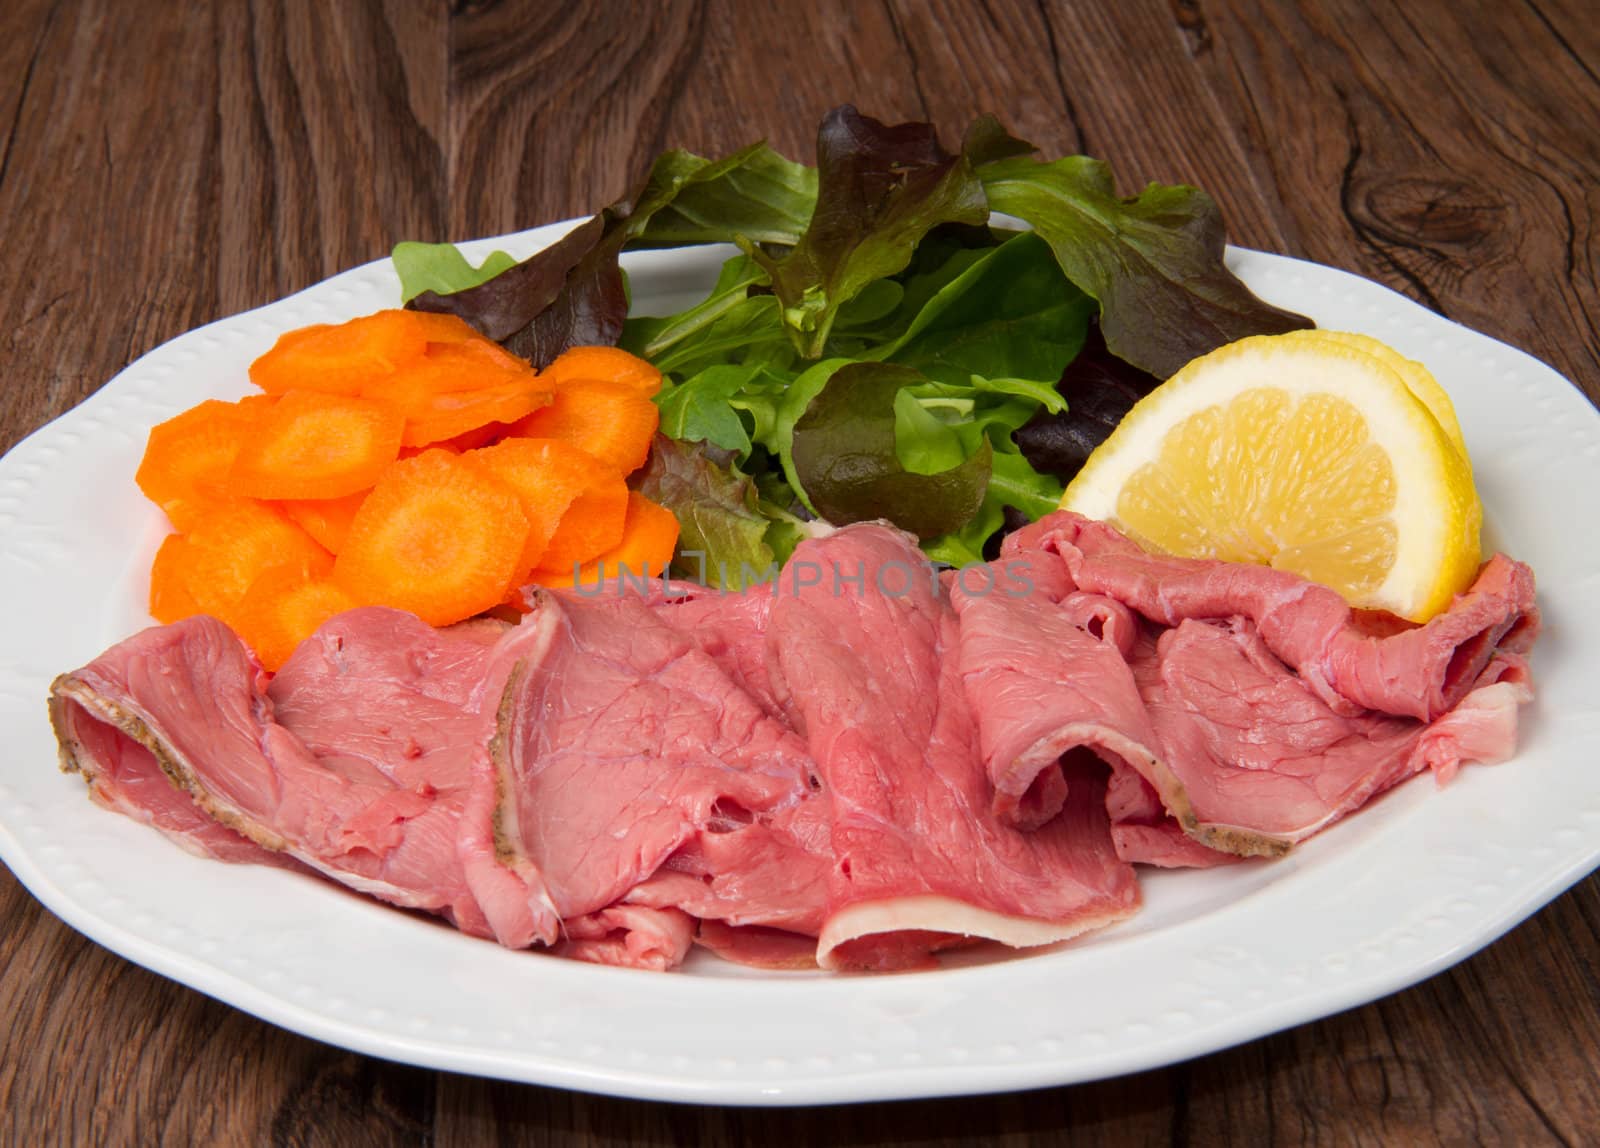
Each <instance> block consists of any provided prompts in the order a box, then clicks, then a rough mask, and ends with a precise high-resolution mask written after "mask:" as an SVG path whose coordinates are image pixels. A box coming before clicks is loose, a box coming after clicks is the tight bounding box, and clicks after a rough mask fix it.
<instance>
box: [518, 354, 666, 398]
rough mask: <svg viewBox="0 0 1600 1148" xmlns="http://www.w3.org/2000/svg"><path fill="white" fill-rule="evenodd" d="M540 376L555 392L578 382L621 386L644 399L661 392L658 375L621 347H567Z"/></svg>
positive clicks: (652, 367)
mask: <svg viewBox="0 0 1600 1148" xmlns="http://www.w3.org/2000/svg"><path fill="white" fill-rule="evenodd" d="M540 375H541V377H542V378H544V379H545V380H546V381H547V382H548V383H549V384H550V385H551V386H552V387H554V388H555V389H556V390H560V389H561V388H562V387H564V386H566V385H567V384H568V383H571V382H574V381H575V380H578V379H585V380H589V381H591V382H610V383H623V384H626V385H627V386H628V387H630V388H631V389H633V390H635V391H638V392H639V393H640V394H641V395H643V396H644V397H645V398H647V399H648V398H649V397H650V396H651V395H654V394H655V393H656V392H657V391H659V390H660V389H661V372H660V371H658V370H657V369H656V368H655V367H654V366H653V365H651V364H650V363H648V362H646V361H645V360H643V359H641V358H639V357H638V356H637V355H631V354H629V353H628V352H627V351H624V350H623V349H622V348H621V347H569V348H568V349H567V350H565V351H563V352H561V354H559V355H557V356H556V358H555V360H554V361H553V362H551V364H550V365H549V366H548V367H546V368H545V369H544V370H543V371H541V372H540Z"/></svg>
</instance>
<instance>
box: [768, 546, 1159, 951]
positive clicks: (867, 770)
mask: <svg viewBox="0 0 1600 1148" xmlns="http://www.w3.org/2000/svg"><path fill="white" fill-rule="evenodd" d="M789 567H790V568H797V569H799V570H804V571H812V572H821V575H822V576H821V579H820V581H814V580H813V579H811V578H810V577H809V576H808V577H804V578H802V577H800V576H799V574H798V573H797V574H796V575H795V576H794V577H793V578H790V577H789V576H788V574H789V568H786V570H785V577H784V578H783V579H781V580H780V583H779V586H778V589H777V592H776V593H777V597H776V601H775V602H774V604H773V611H772V617H771V620H770V623H769V627H768V640H769V641H770V642H771V643H772V648H773V650H774V652H775V655H776V657H775V664H776V667H777V671H778V681H777V682H776V685H777V686H778V693H779V695H780V696H781V697H782V698H784V699H785V702H786V705H787V707H788V711H789V713H790V715H791V718H792V721H793V723H794V725H795V727H796V728H797V729H799V730H801V731H802V732H803V733H804V735H805V737H806V740H807V744H808V745H809V747H810V750H811V753H812V756H813V757H814V758H815V760H816V764H817V767H818V769H819V770H820V772H821V774H822V778H823V782H824V791H825V794H826V797H827V800H828V803H829V805H828V808H829V816H830V822H831V824H830V840H831V843H832V849H833V854H834V858H835V862H834V865H833V867H832V870H831V872H830V874H829V881H828V894H829V899H828V918H827V921H826V923H825V924H824V926H823V929H822V934H821V937H820V938H819V943H818V963H819V964H821V965H822V966H823V967H825V968H835V969H837V968H895V967H908V966H913V965H917V964H922V963H926V962H927V961H928V959H929V954H930V953H931V952H932V951H933V950H935V949H937V948H941V947H945V946H948V945H952V944H961V943H966V942H968V941H970V940H972V939H978V938H989V939H994V940H999V941H1002V942H1004V943H1007V944H1010V945H1016V946H1026V945H1039V944H1045V943H1048V942H1051V941H1058V940H1062V939H1065V938H1067V937H1071V936H1075V935H1077V934H1079V933H1082V932H1084V931H1086V930H1089V929H1093V928H1097V927H1100V926H1103V925H1106V924H1109V923H1111V922H1113V921H1116V920H1119V919H1121V918H1123V917H1126V916H1127V915H1129V914H1131V913H1132V912H1134V911H1135V910H1136V909H1137V907H1138V905H1139V891H1138V886H1137V884H1136V882H1135V879H1134V875H1133V870H1132V867H1131V866H1129V865H1127V864H1125V863H1123V862H1122V861H1120V860H1118V858H1117V856H1116V854H1115V851H1114V849H1113V848H1112V843H1111V835H1110V826H1109V822H1108V820H1107V817H1106V811H1105V784H1104V773H1105V770H1104V767H1103V766H1100V765H1098V764H1097V763H1090V764H1089V765H1088V766H1087V767H1085V766H1083V765H1077V766H1076V767H1074V768H1072V769H1070V770H1069V771H1068V772H1067V773H1066V778H1065V781H1066V785H1065V799H1064V804H1063V805H1062V807H1061V809H1060V811H1059V812H1058V813H1057V815H1056V816H1055V817H1054V818H1052V819H1051V820H1050V821H1049V822H1048V823H1046V824H1044V825H1043V826H1041V827H1040V828H1038V829H1036V830H1034V831H1032V832H1023V831H1020V830H1018V829H1017V828H1015V827H1014V826H1012V825H1009V824H1006V823H1005V822H1003V821H1001V820H1000V818H999V817H998V816H996V814H995V812H994V808H993V805H994V801H993V795H992V792H991V789H990V786H989V783H988V778H987V776H986V773H985V770H984V764H983V755H982V750H981V748H980V745H979V738H978V731H977V728H976V726H975V723H974V721H973V717H972V713H971V710H970V709H969V707H968V705H967V701H966V696H965V692H964V690H963V687H962V682H961V672H960V667H959V663H958V644H959V636H958V623H957V619H956V615H955V612H954V611H953V610H952V609H951V608H950V607H949V605H948V603H947V602H946V601H945V600H944V598H943V597H942V595H941V594H940V593H939V591H938V586H939V583H938V580H937V579H935V578H933V577H931V576H930V572H929V568H928V567H927V565H926V562H925V561H924V560H923V558H922V556H921V553H920V552H919V551H918V550H917V549H916V546H915V544H914V542H913V541H912V540H910V539H909V538H907V537H906V536H905V535H903V534H901V533H900V532H898V531H896V530H892V529H889V528H886V527H882V526H877V525H859V526H851V527H847V528H845V529H843V530H840V531H837V532H835V533H834V534H832V535H830V536H828V537H825V538H820V539H810V540H807V541H805V542H803V543H801V545H800V546H799V547H798V548H797V549H796V551H795V553H794V555H793V557H792V558H791V560H790V564H789ZM863 571H864V572H865V574H866V578H865V580H864V582H862V583H859V584H858V583H855V582H845V581H843V579H846V578H853V577H854V576H856V575H858V574H859V573H861V572H863ZM830 572H832V573H835V574H838V575H839V576H840V577H839V578H834V577H832V576H830ZM902 591H903V592H902Z"/></svg>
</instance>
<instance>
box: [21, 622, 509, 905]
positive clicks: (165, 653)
mask: <svg viewBox="0 0 1600 1148" xmlns="http://www.w3.org/2000/svg"><path fill="white" fill-rule="evenodd" d="M319 637H320V639H321V642H322V644H321V645H320V646H313V647H312V648H311V649H309V650H308V649H307V647H305V646H303V647H302V649H301V651H300V652H297V654H296V655H295V657H294V658H292V659H291V662H290V664H289V665H286V666H285V669H284V674H283V675H280V679H286V680H284V681H283V684H282V686H281V687H280V688H279V692H280V693H281V694H282V695H283V696H284V697H285V699H286V704H287V711H286V712H287V713H288V714H289V715H290V716H291V718H294V717H298V718H302V719H303V718H305V716H306V713H307V708H306V706H305V705H303V704H301V703H302V702H303V700H304V699H305V698H306V697H308V696H311V697H315V696H323V697H331V698H333V699H334V700H333V701H331V702H330V703H329V704H331V705H334V706H337V704H338V701H337V698H338V694H339V689H340V678H341V677H342V676H343V675H344V674H345V673H346V672H347V671H348V666H349V664H351V663H355V664H360V663H362V662H364V661H365V656H364V655H363V654H362V653H360V651H362V650H366V649H381V650H383V651H384V652H385V656H390V657H397V658H401V659H405V660H409V662H410V664H411V666H412V667H413V670H412V673H411V675H410V685H411V688H413V689H414V690H416V691H418V692H423V693H425V692H426V691H427V690H429V689H433V688H438V689H444V690H449V689H458V688H467V687H464V686H462V685H461V681H467V682H471V681H481V679H482V677H483V672H482V667H483V664H484V662H485V661H486V656H487V652H488V649H489V645H488V643H487V642H486V641H485V640H484V639H483V637H482V636H481V635H479V634H476V633H474V634H471V635H468V636H463V635H459V634H454V633H452V632H450V631H438V630H434V629H433V628H432V627H430V626H427V625H426V624H424V623H423V622H421V621H420V620H418V619H415V618H413V617H411V616H410V615H405V614H401V613H399V612H398V611H392V610H382V609H376V608H374V609H369V610H358V611H352V612H350V613H348V614H345V615H341V616H340V617H339V618H336V619H334V620H333V621H331V622H329V623H328V625H327V626H325V627H324V628H323V630H322V631H321V632H320V635H319ZM341 651H342V652H341ZM302 654H303V655H304V656H302ZM436 671H437V672H436ZM444 677H455V678H457V679H460V681H457V682H456V683H455V684H454V685H449V684H445V683H443V682H440V681H438V680H437V679H440V678H444ZM430 679H433V680H432V681H431V682H430ZM274 686H275V687H277V686H278V683H276V682H275V683H274ZM51 694H52V697H51V708H52V713H53V714H54V715H55V720H56V727H57V731H58V734H60V735H61V742H62V747H63V764H64V767H65V768H69V769H76V770H78V771H79V772H82V773H84V774H85V775H86V776H87V777H89V778H90V780H91V784H92V785H94V784H97V783H101V782H102V779H104V778H105V777H107V776H108V775H110V774H111V773H112V772H113V771H114V770H115V768H116V764H117V763H116V761H115V759H114V758H113V757H112V756H110V755H109V754H108V751H107V749H106V747H107V746H108V745H113V744H115V745H122V744H124V742H119V741H118V739H117V738H114V737H112V736H111V735H110V733H109V731H108V730H102V731H100V733H99V734H97V735H95V736H91V737H88V738H85V737H84V736H82V732H81V731H82V730H84V729H85V728H86V723H89V722H95V723H99V724H100V725H101V726H104V727H109V730H115V731H117V733H118V734H119V735H120V736H121V738H122V739H125V740H126V741H131V742H133V743H136V744H138V745H139V746H142V747H143V748H144V749H145V750H146V751H148V753H149V754H150V755H151V756H152V757H153V758H154V759H155V760H156V762H158V763H159V766H160V768H161V770H162V771H163V773H164V774H165V775H166V776H167V777H168V778H169V779H170V780H171V782H172V784H173V785H175V786H177V787H178V788H179V789H181V790H182V791H183V792H185V793H186V794H187V795H188V797H189V799H190V801H191V802H192V804H193V806H194V807H195V808H196V809H197V810H199V811H200V812H203V813H204V814H206V815H207V816H209V817H210V818H212V819H213V820H214V821H216V822H217V823H219V824H220V825H221V826H223V827H225V828H228V829H231V830H233V831H235V832H236V833H238V834H239V835H241V836H242V837H244V838H247V839H248V840H250V841H252V842H254V843H255V844H256V845H257V846H259V847H261V848H262V849H264V850H267V851H272V852H278V853H282V854H285V855H287V856H288V857H291V858H293V859H294V860H296V861H298V862H300V863H302V864H304V865H306V866H308V867H310V868H312V869H314V870H316V871H317V872H319V873H322V874H323V875H325V876H327V877H330V878H332V879H333V880H335V881H338V882H340V883H341V884H344V885H348V886H349V887H351V888H354V889H357V890H359V891H361V892H364V893H368V894H370V895H372V896H375V897H378V898H380V899H382V900H385V901H389V902H391V903H393V904H396V905H401V906H404V907H406V908H412V909H421V910H426V911H429V912H435V913H439V914H441V915H443V916H445V917H447V918H449V919H450V920H452V921H454V922H455V923H456V924H457V925H458V926H459V927H461V928H462V929H464V930H466V931H469V932H478V933H482V932H484V931H485V929H484V919H483V916H482V914H481V912H480V911H479V909H478V906H477V904H476V902H475V901H474V899H473V897H472V894H471V893H470V891H469V890H468V888H467V886H466V883H465V879H464V875H463V872H462V869H461V865H460V863H459V861H458V860H457V855H456V848H455V837H456V834H455V819H456V816H457V814H458V812H459V808H460V803H461V801H462V800H463V799H464V797H465V789H464V787H463V786H462V785H461V779H462V777H463V775H464V770H463V769H462V767H461V764H460V762H459V760H458V756H457V755H458V754H460V753H464V752H466V747H465V746H461V747H452V746H450V745H448V744H446V741H447V740H448V737H449V736H450V735H448V734H445V735H443V736H444V738H445V740H442V741H436V740H434V738H433V737H432V735H430V734H428V733H427V732H425V731H419V735H418V736H417V737H415V738H413V739H412V741H413V742H414V744H412V743H408V742H406V741H405V740H404V739H399V738H395V737H394V736H393V735H392V733H390V732H386V731H384V730H381V729H374V728H373V725H374V723H376V725H378V726H382V725H384V724H385V723H387V722H390V721H392V720H394V719H393V717H392V716H390V715H385V714H382V713H375V712H373V711H371V710H370V709H361V710H359V711H358V712H350V713H347V714H346V716H345V720H346V722H347V723H350V724H352V725H356V726H359V730H358V732H357V734H356V735H355V736H354V737H353V738H352V741H351V743H350V744H352V745H357V746H359V747H360V750H359V752H335V753H329V755H328V756H327V757H325V758H324V757H319V755H318V753H317V752H316V750H315V749H313V747H312V745H311V744H308V743H307V741H306V740H305V739H303V738H302V737H301V736H300V735H299V734H298V733H297V732H296V731H295V730H294V729H293V728H290V726H288V725H286V724H284V723H283V722H282V721H280V720H279V715H278V713H277V702H276V700H275V698H274V696H273V691H272V690H269V688H268V685H267V676H266V674H265V673H263V672H262V670H261V668H260V666H259V665H258V664H257V663H256V662H255V660H254V658H253V657H252V656H251V655H250V653H249V651H248V650H247V649H246V648H245V646H244V645H243V644H242V643H241V642H240V641H239V639H238V638H237V637H236V636H235V635H234V634H233V632H232V631H231V630H229V629H228V628H227V627H226V626H225V625H223V624H222V623H221V622H219V621H217V620H216V619H214V618H209V617H196V618H190V619H187V620H185V621H183V622H179V623H176V624H175V625H171V626H163V627H158V628H154V629H150V630H146V631H144V632H142V633H140V634H137V635H135V636H134V637H132V638H129V639H128V640H127V641H124V642H122V643H119V644H118V645H116V646H114V647H112V648H111V649H110V650H108V651H107V652H106V653H105V654H103V655H101V656H100V657H99V658H97V659H96V660H95V661H93V662H91V663H90V664H89V665H88V666H86V667H84V668H83V669H81V670H78V671H76V672H75V673H71V674H65V675H63V676H62V677H60V678H58V679H57V680H56V682H55V683H54V685H53V686H52V689H51ZM323 728H325V727H324V726H322V725H319V724H317V723H316V722H312V723H311V725H310V726H309V727H308V734H309V736H310V737H311V739H312V742H313V743H317V742H318V739H319V732H318V731H319V730H321V729H323ZM75 731H76V733H75ZM325 748H326V747H325ZM413 749H415V751H416V752H415V754H413V753H412V750H413ZM123 792H124V794H125V795H126V794H127V793H128V792H129V791H128V790H127V789H126V788H124V790H123ZM145 792H148V793H153V792H154V786H153V785H152V786H148V787H146V790H145ZM148 808H149V809H151V810H152V811H153V810H156V809H161V808H170V805H169V803H165V802H164V801H160V800H157V799H155V798H154V797H151V799H150V805H149V806H148ZM152 816H153V817H154V816H156V815H155V814H154V813H152ZM161 816H162V817H170V813H167V814H162V815H161Z"/></svg>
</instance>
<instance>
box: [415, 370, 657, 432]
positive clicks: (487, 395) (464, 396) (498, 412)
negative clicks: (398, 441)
mask: <svg viewBox="0 0 1600 1148" xmlns="http://www.w3.org/2000/svg"><path fill="white" fill-rule="evenodd" d="M549 401H550V392H549V391H547V390H546V389H545V388H544V386H543V384H542V383H541V382H540V381H539V379H538V377H537V376H535V375H533V374H532V373H531V372H530V373H529V374H528V375H527V376H526V377H522V378H518V377H511V378H508V379H507V380H506V381H504V382H501V383H498V384H496V385H495V386H492V387H479V388H478V389H476V390H470V391H447V392H444V393H442V394H435V395H431V396H428V397H426V398H424V399H420V400H417V401H415V402H413V403H412V404H411V405H409V406H407V407H406V408H405V411H406V426H405V435H404V438H403V440H402V441H403V442H404V443H405V445H406V446H426V445H427V444H429V443H435V442H440V441H442V440H444V439H451V438H455V437H456V436H457V435H460V434H465V433H466V432H468V431H471V430H475V429H477V428H478V427H481V426H484V425H485V424H487V423H514V422H517V421H518V420H520V419H522V418H524V417H525V416H527V415H528V414H529V412H532V411H537V410H538V408H539V407H541V406H543V405H544V404H545V403H547V402H549ZM652 405H653V404H652Z"/></svg>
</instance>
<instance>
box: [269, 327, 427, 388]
mask: <svg viewBox="0 0 1600 1148" xmlns="http://www.w3.org/2000/svg"><path fill="white" fill-rule="evenodd" d="M430 327H431V324H430V323H429V322H427V321H425V320H422V319H420V318H419V317H418V313H417V312H415V311H398V310H392V311H379V312H378V313H377V314H375V315H365V316H363V317H361V318H359V319H352V320H350V321H349V322H348V323H339V324H337V325H328V324H317V325H315V326H311V327H301V328H300V329H299V330H297V331H289V332H288V333H286V334H284V335H283V336H281V337H280V338H279V339H278V341H277V343H276V344H274V345H273V348H272V349H271V350H270V351H268V352H267V353H266V354H264V355H262V356H261V357H260V358H259V359H257V360H256V361H255V362H254V363H252V364H250V381H251V382H253V383H255V385H256V386H258V387H260V388H261V389H262V390H264V391H266V392H267V393H268V394H283V393H285V392H287V391H325V392H329V393H333V394H355V393H356V392H358V391H360V390H362V389H363V388H364V387H368V386H371V385H373V384H375V383H377V382H379V381H381V380H382V379H384V378H386V377H387V376H389V375H392V374H393V373H394V372H396V371H398V370H400V369H401V368H402V367H405V366H407V365H409V364H410V363H413V362H415V361H416V360H418V359H420V358H421V357H422V355H423V352H424V351H426V350H427V347H428V331H429V330H430Z"/></svg>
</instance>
